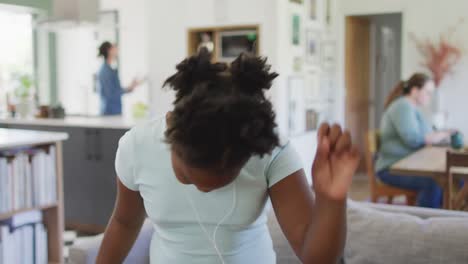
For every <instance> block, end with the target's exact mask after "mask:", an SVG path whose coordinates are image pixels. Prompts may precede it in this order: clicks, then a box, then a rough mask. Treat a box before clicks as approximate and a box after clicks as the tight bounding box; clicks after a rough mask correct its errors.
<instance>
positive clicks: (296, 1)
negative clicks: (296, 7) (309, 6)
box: [289, 0, 304, 5]
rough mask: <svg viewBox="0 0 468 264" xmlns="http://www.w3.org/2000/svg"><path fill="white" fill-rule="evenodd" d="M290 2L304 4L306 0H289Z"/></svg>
mask: <svg viewBox="0 0 468 264" xmlns="http://www.w3.org/2000/svg"><path fill="white" fill-rule="evenodd" d="M289 2H291V3H294V4H300V5H302V4H303V3H304V0H289Z"/></svg>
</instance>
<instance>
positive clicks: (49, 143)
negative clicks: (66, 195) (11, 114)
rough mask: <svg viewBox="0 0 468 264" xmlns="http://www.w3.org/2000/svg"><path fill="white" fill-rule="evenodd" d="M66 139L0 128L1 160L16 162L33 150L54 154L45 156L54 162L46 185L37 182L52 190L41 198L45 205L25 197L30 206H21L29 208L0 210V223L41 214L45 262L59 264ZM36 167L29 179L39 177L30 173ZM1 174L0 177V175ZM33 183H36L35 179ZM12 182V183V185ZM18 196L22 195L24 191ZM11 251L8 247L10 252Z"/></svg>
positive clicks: (56, 135) (60, 136)
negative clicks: (45, 248)
mask: <svg viewBox="0 0 468 264" xmlns="http://www.w3.org/2000/svg"><path fill="white" fill-rule="evenodd" d="M67 139H68V135H67V134H65V133H55V132H40V131H30V130H16V129H0V154H1V156H2V157H6V156H8V160H9V162H12V160H14V159H17V157H18V156H17V155H19V153H22V154H24V153H29V152H31V153H32V151H37V152H39V151H40V152H41V153H42V152H43V153H45V154H48V151H51V150H54V152H53V153H54V155H49V157H50V160H53V161H54V162H52V163H50V164H52V165H51V166H50V168H49V169H50V170H51V171H52V172H53V173H51V174H50V175H52V176H50V177H49V178H47V179H48V182H45V183H41V184H43V185H44V186H52V187H48V188H53V189H52V191H53V193H54V195H52V196H50V195H49V196H47V194H44V195H45V196H47V197H48V199H43V200H41V201H46V202H38V201H35V200H34V197H35V196H32V195H31V196H29V201H31V202H30V203H27V202H24V204H29V206H22V207H21V206H18V204H17V205H16V206H14V209H11V210H10V211H2V212H1V213H0V223H2V222H4V221H8V220H9V219H12V218H14V217H15V216H16V215H19V214H23V213H27V212H32V211H36V212H40V213H41V215H42V223H41V224H42V225H43V226H44V228H45V233H46V234H47V245H46V246H47V258H48V263H59V264H60V263H63V252H62V250H63V238H62V234H63V231H64V208H63V167H62V166H63V165H62V160H63V157H62V142H63V141H65V140H67ZM28 151H29V152H28ZM28 155H29V154H24V156H26V157H29V156H28ZM30 155H31V157H32V156H33V155H35V154H30ZM4 159H7V158H4ZM26 160H28V159H26ZM32 162H33V161H31V158H29V162H28V161H26V163H25V164H28V165H29V164H33V163H32ZM37 168H38V167H34V166H32V165H31V170H32V173H31V174H29V175H32V176H31V177H33V176H36V174H37V175H39V173H35V172H34V171H33V170H34V169H37ZM45 172H50V171H48V170H46V171H45ZM0 173H3V174H4V175H5V171H4V170H2V171H0ZM43 174H45V173H43ZM4 175H0V176H4ZM18 175H19V174H18ZM25 175H26V174H25ZM35 180H36V181H37V179H35ZM51 181H53V182H51ZM14 183H15V184H16V182H14ZM29 183H31V182H29ZM51 183H52V184H51ZM25 186H26V185H25ZM31 186H33V184H32V183H31ZM3 187H5V186H3ZM25 188H26V187H25ZM33 188H34V187H32V189H33ZM44 188H46V187H44ZM13 189H14V188H13ZM9 190H10V189H9ZM49 191H50V190H49ZM13 192H14V191H13ZM22 194H24V192H23V193H22ZM15 197H16V198H13V199H17V197H18V196H15ZM38 197H39V196H38ZM20 198H21V197H20ZM22 199H23V200H24V201H26V200H27V199H26V198H22ZM33 201H34V202H33ZM4 204H5V203H4ZM4 204H3V205H4ZM11 204H14V202H12V203H11ZM20 205H21V204H20ZM31 205H32V206H31ZM18 207H19V208H18ZM8 208H9V207H8ZM4 210H5V209H4ZM34 236H36V235H34ZM13 248H14V246H13ZM13 248H12V247H10V249H13ZM31 249H33V248H31ZM14 250H18V251H21V249H16V248H14ZM21 253H23V251H21ZM35 254H36V253H35Z"/></svg>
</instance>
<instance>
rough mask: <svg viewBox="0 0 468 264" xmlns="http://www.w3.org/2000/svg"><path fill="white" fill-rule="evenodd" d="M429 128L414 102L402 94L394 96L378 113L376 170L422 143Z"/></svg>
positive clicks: (415, 149) (398, 158)
mask: <svg viewBox="0 0 468 264" xmlns="http://www.w3.org/2000/svg"><path fill="white" fill-rule="evenodd" d="M431 132H432V128H431V125H430V123H429V122H428V121H427V120H426V119H425V117H424V115H423V113H422V112H421V111H420V110H419V109H418V108H417V107H416V106H414V105H413V104H411V102H410V101H409V100H408V99H407V98H406V97H401V98H399V99H397V100H396V101H395V102H393V103H392V104H391V105H390V106H389V107H388V109H387V110H386V111H385V113H384V115H383V117H382V122H381V124H380V142H381V144H380V149H379V155H378V158H377V163H376V166H375V168H376V171H377V172H379V171H382V170H385V169H388V168H389V167H390V166H392V165H393V164H394V163H396V162H397V161H399V160H401V159H403V158H404V157H406V156H408V155H410V154H411V153H413V152H415V151H417V150H418V149H420V148H422V147H424V144H425V138H426V135H427V134H429V133H431Z"/></svg>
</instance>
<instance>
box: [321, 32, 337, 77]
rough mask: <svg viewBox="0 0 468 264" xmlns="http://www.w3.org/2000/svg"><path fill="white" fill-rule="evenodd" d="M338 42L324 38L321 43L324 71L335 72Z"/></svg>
mask: <svg viewBox="0 0 468 264" xmlns="http://www.w3.org/2000/svg"><path fill="white" fill-rule="evenodd" d="M336 52H337V44H336V41H334V40H332V39H328V40H324V41H323V42H322V44H321V62H320V64H321V67H322V69H323V70H324V71H327V72H334V71H335V70H336V63H337V61H336Z"/></svg>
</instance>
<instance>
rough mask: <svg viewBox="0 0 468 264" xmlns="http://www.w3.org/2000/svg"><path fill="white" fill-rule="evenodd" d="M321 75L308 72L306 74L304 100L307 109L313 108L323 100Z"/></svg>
mask: <svg viewBox="0 0 468 264" xmlns="http://www.w3.org/2000/svg"><path fill="white" fill-rule="evenodd" d="M320 86H321V82H320V74H319V73H318V72H317V71H308V72H307V73H306V74H305V88H304V100H305V104H306V107H307V108H311V107H313V106H314V104H316V103H317V102H319V101H321V100H322V94H321V89H320V88H321V87H320Z"/></svg>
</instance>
